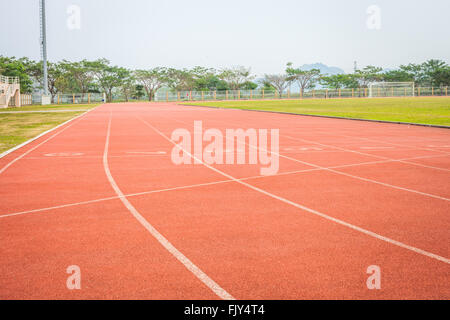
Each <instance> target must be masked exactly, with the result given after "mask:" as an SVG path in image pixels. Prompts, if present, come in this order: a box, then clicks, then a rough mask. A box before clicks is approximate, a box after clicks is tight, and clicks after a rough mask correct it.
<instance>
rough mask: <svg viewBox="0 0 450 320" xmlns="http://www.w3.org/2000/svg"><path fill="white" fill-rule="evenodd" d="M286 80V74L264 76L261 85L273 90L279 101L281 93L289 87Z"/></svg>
mask: <svg viewBox="0 0 450 320" xmlns="http://www.w3.org/2000/svg"><path fill="white" fill-rule="evenodd" d="M288 78H289V76H288V75H286V74H266V75H264V79H263V83H265V84H266V85H270V86H271V87H273V88H275V90H276V91H277V92H278V96H279V98H280V99H281V97H282V96H283V91H284V90H285V89H286V88H287V87H288V86H289V80H288Z"/></svg>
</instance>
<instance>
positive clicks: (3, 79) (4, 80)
mask: <svg viewBox="0 0 450 320" xmlns="http://www.w3.org/2000/svg"><path fill="white" fill-rule="evenodd" d="M19 82H20V79H19V77H7V76H2V75H0V83H1V84H19Z"/></svg>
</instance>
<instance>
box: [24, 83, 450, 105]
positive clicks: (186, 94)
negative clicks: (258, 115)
mask: <svg viewBox="0 0 450 320" xmlns="http://www.w3.org/2000/svg"><path fill="white" fill-rule="evenodd" d="M427 96H448V87H437V88H435V87H415V88H413V87H402V88H395V87H391V88H372V89H369V88H353V89H308V90H304V91H303V92H301V91H296V92H293V91H292V92H291V91H290V90H283V92H282V93H281V94H280V93H279V92H278V91H277V90H263V89H256V90H220V91H171V90H168V91H165V92H163V91H160V92H157V93H156V95H155V97H154V101H159V102H166V101H167V102H169V101H170V102H173V101H179V102H183V101H214V100H219V101H220V100H222V101H226V100H231V101H232V100H271V99H336V98H382V97H427ZM104 99H105V96H104V94H103V93H85V94H82V93H67V94H57V95H54V96H52V99H51V102H52V104H90V103H102V102H105V100H104ZM146 100H147V101H148V98H147V99H146V97H142V98H139V99H137V98H129V97H125V96H123V95H121V94H114V95H113V97H112V102H125V101H128V102H136V101H146ZM22 101H23V102H22V104H23V105H28V104H41V103H42V95H40V94H32V95H22Z"/></svg>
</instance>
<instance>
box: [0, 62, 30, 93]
mask: <svg viewBox="0 0 450 320" xmlns="http://www.w3.org/2000/svg"><path fill="white" fill-rule="evenodd" d="M29 63H31V61H30V60H29V59H28V58H21V59H16V58H15V57H4V56H0V74H1V75H3V76H7V77H19V81H20V90H21V92H23V93H31V92H32V90H33V81H32V80H31V78H30V76H29V74H28V73H27V65H28V64H29Z"/></svg>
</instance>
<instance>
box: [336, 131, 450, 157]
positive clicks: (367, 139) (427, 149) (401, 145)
mask: <svg viewBox="0 0 450 320" xmlns="http://www.w3.org/2000/svg"><path fill="white" fill-rule="evenodd" d="M339 136H341V137H345V138H353V139H359V140H365V141H371V142H377V143H384V144H390V145H392V146H398V147H406V148H415V149H417V150H426V151H434V152H439V153H443V154H448V155H450V153H449V152H445V151H441V150H436V149H430V148H424V147H417V146H408V145H405V144H399V143H393V142H388V141H381V140H374V139H370V138H363V137H353V136H347V135H344V134H339Z"/></svg>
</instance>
